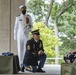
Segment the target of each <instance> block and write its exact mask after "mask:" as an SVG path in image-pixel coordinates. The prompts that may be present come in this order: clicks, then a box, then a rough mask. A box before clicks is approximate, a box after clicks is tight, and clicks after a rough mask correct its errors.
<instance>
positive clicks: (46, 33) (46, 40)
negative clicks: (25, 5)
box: [33, 22, 61, 57]
mask: <svg viewBox="0 0 76 75" xmlns="http://www.w3.org/2000/svg"><path fill="white" fill-rule="evenodd" d="M35 29H39V31H40V34H41V39H42V41H43V44H44V49H45V52H46V54H47V55H48V57H54V56H55V55H56V53H55V49H54V48H55V45H56V44H58V45H59V46H60V45H61V43H60V42H59V39H58V38H57V37H56V36H55V35H54V31H53V30H50V29H49V28H48V27H46V26H45V24H44V23H42V22H35V23H34V28H33V30H35Z"/></svg>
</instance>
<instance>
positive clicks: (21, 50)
mask: <svg viewBox="0 0 76 75" xmlns="http://www.w3.org/2000/svg"><path fill="white" fill-rule="evenodd" d="M21 34H22V35H20V33H19V35H18V37H17V46H18V58H19V65H20V68H22V65H23V60H24V56H25V51H26V43H27V40H28V39H27V38H26V36H25V35H24V34H23V33H21Z"/></svg>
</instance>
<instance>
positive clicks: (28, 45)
mask: <svg viewBox="0 0 76 75" xmlns="http://www.w3.org/2000/svg"><path fill="white" fill-rule="evenodd" d="M26 50H27V51H28V52H32V44H31V42H30V41H27V43H26Z"/></svg>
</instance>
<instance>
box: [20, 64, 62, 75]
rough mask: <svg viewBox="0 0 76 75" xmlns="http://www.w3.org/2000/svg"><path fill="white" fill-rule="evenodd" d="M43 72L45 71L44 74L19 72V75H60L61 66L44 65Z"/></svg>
mask: <svg viewBox="0 0 76 75" xmlns="http://www.w3.org/2000/svg"><path fill="white" fill-rule="evenodd" d="M43 70H45V71H46V73H32V72H28V71H25V72H24V73H23V72H19V75H20V74H21V75H22V74H23V75H25V74H26V75H60V71H61V66H60V65H45V66H44V68H43Z"/></svg>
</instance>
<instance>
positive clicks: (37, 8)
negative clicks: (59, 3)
mask: <svg viewBox="0 0 76 75" xmlns="http://www.w3.org/2000/svg"><path fill="white" fill-rule="evenodd" d="M44 7H45V4H44V0H30V2H29V3H28V8H29V10H28V11H29V12H32V13H33V14H34V16H35V21H41V18H42V17H43V16H44V13H43V12H44V10H45V9H44Z"/></svg>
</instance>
